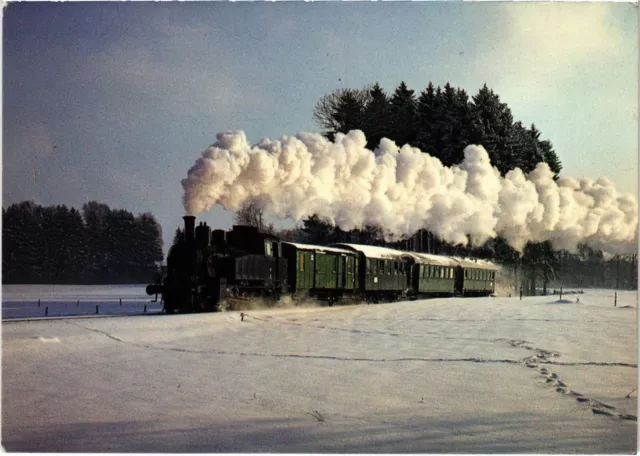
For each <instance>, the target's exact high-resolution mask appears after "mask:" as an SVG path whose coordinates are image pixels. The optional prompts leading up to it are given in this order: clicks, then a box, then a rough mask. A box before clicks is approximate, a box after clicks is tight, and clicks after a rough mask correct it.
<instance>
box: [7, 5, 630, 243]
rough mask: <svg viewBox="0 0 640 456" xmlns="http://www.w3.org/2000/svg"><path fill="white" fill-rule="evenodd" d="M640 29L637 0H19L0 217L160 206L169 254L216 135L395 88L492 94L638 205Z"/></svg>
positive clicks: (303, 125)
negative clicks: (375, 88) (35, 208)
mask: <svg viewBox="0 0 640 456" xmlns="http://www.w3.org/2000/svg"><path fill="white" fill-rule="evenodd" d="M637 24H638V8H637V7H634V6H633V5H631V4H629V3H595V4H592V3H539V4H531V3H416V2H393V3H382V2H375V3H343V2H339V3H333V2H331V3H329V2H326V3H271V2H269V3H183V2H168V3H165V2H161V3H158V2H148V3H147V2H136V3H130V2H127V3H117V2H108V3H11V4H9V5H8V6H7V7H5V9H4V15H3V63H4V65H3V68H4V74H3V122H4V123H3V144H2V146H3V147H2V156H3V159H2V163H3V174H2V181H3V185H2V191H3V196H2V198H3V205H4V206H7V205H8V204H11V203H13V202H19V201H23V200H26V199H32V200H34V201H36V202H37V203H40V204H43V205H49V204H67V205H69V206H75V207H78V208H79V207H81V206H82V204H83V203H84V202H87V201H90V200H98V201H102V202H105V203H107V204H109V205H110V206H111V207H114V208H124V209H128V210H130V211H132V212H134V213H138V212H146V211H150V212H152V213H153V214H155V215H156V217H157V218H158V220H159V221H160V223H161V224H162V226H163V230H164V233H165V243H169V242H170V239H171V238H172V236H173V232H174V230H175V228H176V227H178V226H180V225H181V223H182V220H181V217H182V215H183V214H184V210H183V208H182V202H181V197H182V188H181V185H180V180H181V179H183V178H184V177H186V174H187V170H188V169H189V168H190V167H191V166H192V164H193V163H194V161H195V159H196V158H197V157H198V156H199V155H200V153H201V152H202V151H203V150H204V149H205V148H206V147H207V146H208V145H209V144H211V143H212V142H214V141H215V135H216V133H218V132H220V131H225V130H230V129H233V130H235V129H242V130H244V131H245V132H246V133H247V136H248V138H249V140H250V141H251V142H257V141H258V140H259V139H260V138H262V137H265V136H267V137H271V138H279V137H280V136H282V135H294V134H296V133H297V132H299V131H319V127H318V126H317V125H316V124H315V123H314V121H313V118H312V111H313V107H314V105H315V104H316V102H317V101H318V100H319V99H320V97H322V96H323V95H324V94H326V93H328V92H331V91H333V90H335V89H338V88H341V87H349V88H361V87H363V86H365V85H367V84H373V83H375V82H379V83H380V85H381V86H382V87H383V88H384V89H385V90H387V92H392V91H393V90H394V89H395V87H396V86H397V85H398V84H399V83H400V82H401V81H405V82H406V83H407V84H408V85H409V87H410V88H412V89H414V90H416V93H419V92H420V91H421V90H423V89H424V88H425V87H426V86H427V84H428V83H429V81H432V82H433V83H434V84H435V85H440V86H443V85H444V84H445V83H446V82H450V83H451V84H452V85H454V86H458V87H462V88H464V89H465V90H466V91H467V92H468V93H469V94H470V95H473V94H475V93H477V91H478V90H479V89H480V87H481V86H482V85H483V84H484V83H486V84H487V85H488V86H489V87H490V88H492V89H493V90H494V91H495V92H496V93H498V94H499V95H500V97H501V99H502V101H504V102H506V103H507V104H508V105H509V107H510V108H511V109H512V112H513V115H514V117H515V119H517V120H521V121H523V122H524V123H525V124H531V123H535V124H536V126H537V128H538V129H539V130H541V131H542V137H543V138H545V139H549V140H551V141H552V143H553V144H554V147H555V150H556V152H557V153H558V155H559V157H560V159H561V160H562V162H563V165H564V169H563V172H562V174H563V175H567V176H573V177H582V176H585V177H589V178H591V179H595V178H597V177H600V176H607V177H609V178H610V179H611V180H612V181H614V182H615V183H616V186H617V187H618V188H619V189H620V190H622V191H627V192H632V193H634V194H637V181H638V177H637V176H638V136H637V130H638V117H637V116H638V92H637V85H638V84H637V81H638V25H637ZM34 170H35V173H34ZM34 174H35V179H34ZM201 219H204V220H207V222H208V223H209V224H211V225H213V226H214V227H223V228H227V227H229V226H230V225H231V223H232V219H233V216H232V214H230V213H228V212H226V211H223V210H221V209H214V210H213V211H212V212H210V213H207V214H203V215H201Z"/></svg>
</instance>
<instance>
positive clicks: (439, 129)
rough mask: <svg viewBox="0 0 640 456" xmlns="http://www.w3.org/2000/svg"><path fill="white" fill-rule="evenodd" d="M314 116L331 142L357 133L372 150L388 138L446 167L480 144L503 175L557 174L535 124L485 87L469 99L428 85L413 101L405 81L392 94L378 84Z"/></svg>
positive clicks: (343, 96)
mask: <svg viewBox="0 0 640 456" xmlns="http://www.w3.org/2000/svg"><path fill="white" fill-rule="evenodd" d="M313 117H314V119H315V120H316V122H317V123H318V124H319V125H320V127H321V128H323V129H324V131H323V135H324V136H325V137H327V138H329V139H331V140H333V139H334V138H335V135H336V134H337V133H346V132H348V131H350V130H354V129H359V130H362V131H363V133H364V134H365V136H366V137H367V140H368V143H367V148H369V149H371V150H373V149H375V148H376V147H377V146H378V144H379V143H380V140H381V139H382V138H389V139H392V140H393V141H395V142H396V144H397V145H398V146H403V145H404V144H410V145H411V146H413V147H417V148H419V149H420V150H422V151H423V152H426V153H428V154H429V155H431V156H433V157H436V158H438V159H439V160H440V161H441V162H442V164H443V165H445V166H452V165H456V164H458V163H460V162H461V161H462V159H463V158H464V156H463V151H464V148H465V147H466V146H468V145H469V144H482V145H483V146H484V148H485V149H486V150H487V152H488V153H489V157H490V159H491V163H492V164H493V165H494V166H496V167H497V168H498V170H499V171H500V173H501V174H502V175H504V174H505V173H507V172H508V171H509V170H512V169H514V168H516V167H518V168H520V169H521V170H522V171H523V172H525V173H528V172H530V171H532V170H533V169H534V168H535V166H536V165H537V164H538V163H540V162H544V163H547V164H548V165H549V167H550V168H551V170H552V171H553V172H554V173H556V174H558V173H560V170H561V169H562V163H561V161H560V159H559V158H558V155H557V154H556V152H555V150H554V149H553V145H552V143H551V141H549V140H543V139H541V132H540V131H539V130H538V129H537V128H536V126H535V125H534V124H532V125H531V126H530V127H526V126H524V125H523V124H522V122H520V121H514V118H513V115H512V113H511V109H510V108H509V106H508V105H507V104H506V103H503V102H502V101H501V100H500V96H499V95H498V94H496V93H495V92H494V91H493V90H491V89H489V88H488V87H487V85H486V84H485V85H484V86H483V87H482V88H481V89H480V90H479V91H478V93H477V94H476V95H474V96H472V97H471V98H470V97H469V95H468V94H467V92H466V91H465V90H464V89H461V88H454V87H452V86H451V85H450V84H449V83H446V84H445V85H444V88H441V87H440V86H438V87H434V85H433V83H431V82H429V84H428V86H427V87H426V88H425V89H424V90H423V91H422V92H420V94H419V95H418V96H417V97H416V94H415V91H414V90H413V89H410V88H409V87H407V85H406V84H405V83H404V82H401V83H400V85H399V86H398V87H397V88H396V89H395V91H394V92H393V94H391V95H389V94H387V93H386V92H385V91H384V90H383V89H382V88H381V87H380V85H379V84H378V83H376V84H374V85H373V86H372V87H367V88H364V89H348V88H347V89H339V90H336V91H333V92H331V93H329V94H326V95H325V96H323V97H322V98H321V99H320V100H319V101H318V103H317V104H316V106H315V108H314V110H313Z"/></svg>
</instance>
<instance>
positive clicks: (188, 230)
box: [182, 215, 196, 246]
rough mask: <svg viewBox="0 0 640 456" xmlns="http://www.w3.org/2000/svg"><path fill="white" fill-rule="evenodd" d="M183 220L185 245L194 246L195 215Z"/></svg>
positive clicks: (187, 216)
mask: <svg viewBox="0 0 640 456" xmlns="http://www.w3.org/2000/svg"><path fill="white" fill-rule="evenodd" d="M182 219H183V220H184V243H185V244H186V245H189V246H190V245H193V239H194V236H195V235H194V230H195V226H196V218H195V216H193V215H185V216H184V217H182Z"/></svg>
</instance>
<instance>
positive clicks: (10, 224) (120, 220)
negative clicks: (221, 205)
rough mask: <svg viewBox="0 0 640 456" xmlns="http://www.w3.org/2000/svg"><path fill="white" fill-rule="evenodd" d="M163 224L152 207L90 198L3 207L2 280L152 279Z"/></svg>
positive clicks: (158, 258)
mask: <svg viewBox="0 0 640 456" xmlns="http://www.w3.org/2000/svg"><path fill="white" fill-rule="evenodd" d="M162 258H163V254H162V228H161V227H160V224H159V223H158V222H157V220H156V219H155V217H154V216H153V215H152V214H150V213H144V214H139V215H137V216H134V215H133V214H132V213H131V212H129V211H126V210H124V209H111V208H110V207H109V206H108V205H106V204H102V203H99V202H96V201H90V202H88V203H86V204H84V205H83V206H82V209H81V210H78V209H76V208H73V207H72V208H68V207H67V206H65V205H58V206H40V205H37V204H35V203H33V202H32V201H25V202H22V203H19V204H12V205H10V206H9V207H8V208H4V207H3V208H2V283H5V284H9V283H30V284H36V283H41V284H122V283H145V282H147V281H149V280H151V279H152V277H153V274H154V272H155V271H156V268H157V266H158V265H159V263H160V262H161V261H162Z"/></svg>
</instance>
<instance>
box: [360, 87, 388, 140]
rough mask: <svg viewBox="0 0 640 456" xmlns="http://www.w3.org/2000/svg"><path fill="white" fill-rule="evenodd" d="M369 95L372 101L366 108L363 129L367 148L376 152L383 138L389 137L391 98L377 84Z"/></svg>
mask: <svg viewBox="0 0 640 456" xmlns="http://www.w3.org/2000/svg"><path fill="white" fill-rule="evenodd" d="M369 94H370V99H369V102H368V103H367V104H366V106H365V107H364V112H363V118H362V125H361V128H362V131H363V132H364V134H365V136H366V137H367V148H368V149H370V150H374V149H375V148H376V147H378V144H380V140H381V139H382V138H387V137H389V133H390V125H391V111H390V105H389V98H388V97H387V94H386V93H385V92H384V90H382V88H380V85H379V84H378V83H377V82H376V83H375V84H374V86H373V87H372V88H371V90H370V91H369Z"/></svg>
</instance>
